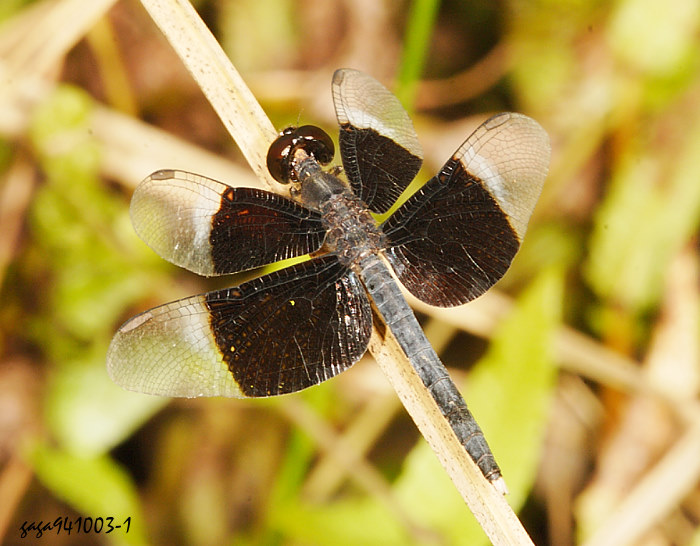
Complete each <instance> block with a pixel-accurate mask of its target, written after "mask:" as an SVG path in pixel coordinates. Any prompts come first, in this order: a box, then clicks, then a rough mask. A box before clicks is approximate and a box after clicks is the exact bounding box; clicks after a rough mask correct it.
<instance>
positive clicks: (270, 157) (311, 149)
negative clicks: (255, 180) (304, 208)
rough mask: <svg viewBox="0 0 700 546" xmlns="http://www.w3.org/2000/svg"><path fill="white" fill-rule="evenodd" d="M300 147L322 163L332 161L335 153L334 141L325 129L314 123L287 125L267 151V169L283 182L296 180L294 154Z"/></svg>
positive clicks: (325, 163)
mask: <svg viewBox="0 0 700 546" xmlns="http://www.w3.org/2000/svg"><path fill="white" fill-rule="evenodd" d="M300 149H301V150H304V151H305V152H306V154H307V155H309V156H310V157H313V158H314V159H315V160H316V161H318V162H319V163H320V164H321V165H327V164H328V163H330V162H331V160H332V159H333V154H334V153H335V146H333V141H332V140H331V137H330V136H328V133H326V132H325V131H324V130H323V129H320V128H318V127H316V126H314V125H304V126H302V127H287V128H286V129H285V130H284V131H282V132H281V133H280V136H278V137H277V138H276V139H275V140H274V142H273V143H272V144H271V145H270V149H269V150H268V151H267V169H268V170H269V171H270V174H271V175H272V178H274V179H275V180H277V181H278V182H281V183H282V184H289V183H290V182H293V181H295V178H296V174H295V173H294V165H293V163H294V155H295V153H296V151H297V150H300Z"/></svg>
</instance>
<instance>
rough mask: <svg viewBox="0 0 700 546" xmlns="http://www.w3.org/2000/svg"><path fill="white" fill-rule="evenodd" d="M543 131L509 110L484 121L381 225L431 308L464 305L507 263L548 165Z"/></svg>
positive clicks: (397, 260) (407, 281)
mask: <svg viewBox="0 0 700 546" xmlns="http://www.w3.org/2000/svg"><path fill="white" fill-rule="evenodd" d="M549 156H550V146H549V138H548V136H547V133H546V132H545V131H544V129H542V127H541V126H540V125H539V124H538V123H537V122H536V121H534V120H533V119H531V118H529V117H527V116H524V115H521V114H513V113H505V114H499V115H497V116H494V117H492V118H491V119H489V120H487V121H486V122H484V123H483V124H482V125H481V126H480V127H479V128H478V129H477V130H476V131H474V133H472V135H471V136H470V137H469V138H468V139H467V140H466V141H465V142H464V144H462V146H461V147H460V148H459V149H458V150H457V152H455V154H454V155H453V156H452V158H451V159H450V160H449V161H448V162H447V163H446V164H445V166H444V167H443V168H442V170H441V171H440V172H439V173H438V175H437V176H435V177H434V178H432V179H431V180H430V181H428V183H427V184H425V186H423V188H421V189H420V190H419V191H418V192H416V193H415V194H414V195H413V196H412V197H411V198H410V199H409V200H408V201H407V202H406V203H405V204H404V205H403V206H401V207H400V208H399V209H398V210H397V211H396V213H395V214H393V215H392V216H391V217H390V218H389V219H388V220H387V221H386V222H385V223H384V225H383V226H382V227H383V229H384V232H385V233H386V235H387V237H388V239H389V248H388V250H387V253H386V254H387V257H388V258H389V260H390V261H391V263H392V265H393V266H394V269H395V270H396V273H397V275H398V276H399V279H401V282H402V283H403V284H404V285H405V286H406V288H407V289H408V290H409V291H410V292H411V293H412V294H414V295H415V296H416V297H418V298H419V299H420V300H422V301H424V302H426V303H429V304H431V305H437V306H441V307H450V306H454V305H461V304H463V303H466V302H467V301H470V300H472V299H474V298H476V297H477V296H480V295H481V294H483V293H484V292H485V291H486V290H487V289H488V288H489V287H491V286H492V285H493V284H494V283H495V282H496V281H498V279H500V278H501V277H502V276H503V274H504V273H505V272H506V270H507V269H508V267H509V266H510V263H511V261H512V260H513V257H514V256H515V254H516V252H517V251H518V248H519V247H520V243H521V242H522V239H523V237H524V235H525V231H526V229H527V224H528V221H529V219H530V215H531V214H532V210H533V209H534V207H535V204H536V202H537V199H538V197H539V195H540V192H541V190H542V185H543V184H544V180H545V178H546V176H547V170H548V168H549Z"/></svg>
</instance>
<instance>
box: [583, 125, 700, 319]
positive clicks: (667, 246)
mask: <svg viewBox="0 0 700 546" xmlns="http://www.w3.org/2000/svg"><path fill="white" fill-rule="evenodd" d="M697 119H698V117H697V115H696V116H695V117H694V118H691V119H690V120H689V121H688V125H687V127H688V128H689V129H690V130H689V131H688V132H687V133H686V134H684V135H683V144H682V145H680V150H681V153H680V154H678V155H677V156H676V154H675V153H674V154H673V161H672V162H668V161H665V159H666V158H663V157H660V156H659V154H658V153H656V151H655V150H654V149H653V148H652V144H651V143H650V144H649V146H648V147H647V146H642V144H640V143H639V142H633V143H631V144H629V145H628V147H627V150H626V153H625V154H624V155H623V156H622V158H621V159H620V160H619V162H618V164H617V166H616V169H615V171H614V173H613V179H612V183H611V186H610V189H609V191H608V194H607V196H606V198H605V201H604V202H603V204H602V205H601V207H600V209H599V210H598V213H597V214H596V217H595V225H594V230H593V233H592V235H591V240H590V255H589V258H588V261H587V263H586V264H585V269H584V274H585V277H586V280H587V281H588V283H589V285H590V286H591V288H593V290H594V291H595V292H596V294H598V296H599V297H601V298H603V299H607V300H610V302H611V303H613V304H615V305H622V306H625V307H628V308H631V309H632V310H633V311H640V312H641V311H645V310H647V309H649V308H650V307H652V306H654V305H655V304H656V302H657V300H658V298H659V295H660V293H661V289H662V286H663V280H664V276H665V274H666V273H665V272H666V271H667V270H668V267H669V262H670V260H671V259H672V258H673V256H675V255H676V253H677V252H678V250H679V249H680V248H681V247H682V246H683V245H684V244H685V243H686V242H687V241H688V240H689V239H690V237H692V235H693V234H694V233H695V231H696V230H697V229H698V226H699V225H700V184H698V180H700V156H699V155H698V153H697V150H698V149H700V124H698V123H697ZM693 120H695V121H696V123H695V124H694V125H692V121H693ZM669 148H671V147H670V146H669Z"/></svg>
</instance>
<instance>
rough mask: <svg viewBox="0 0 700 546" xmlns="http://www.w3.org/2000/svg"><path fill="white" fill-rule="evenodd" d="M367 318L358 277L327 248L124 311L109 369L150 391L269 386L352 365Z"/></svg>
mask: <svg viewBox="0 0 700 546" xmlns="http://www.w3.org/2000/svg"><path fill="white" fill-rule="evenodd" d="M371 327H372V312H371V308H370V304H369V301H368V299H367V296H366V294H365V292H364V288H363V287H362V285H361V283H360V281H359V279H358V278H357V276H356V275H355V274H354V273H353V272H352V271H350V270H349V269H347V268H346V267H345V266H343V265H341V264H340V263H339V262H338V259H337V258H336V257H335V256H324V257H321V258H316V259H314V260H311V261H307V262H303V263H300V264H297V265H294V266H292V267H288V268H286V269H283V270H281V271H277V272H274V273H271V274H269V275H265V276H263V277H259V278H257V279H254V280H252V281H250V282H247V283H244V284H242V285H240V286H238V287H235V288H229V289H225V290H219V291H216V292H210V293H208V294H203V295H200V296H194V297H191V298H186V299H183V300H178V301H175V302H172V303H168V304H166V305H162V306H160V307H156V308H154V309H151V310H150V311H146V312H145V313H142V314H141V315H138V316H136V317H134V318H132V319H130V320H129V321H127V322H126V323H125V324H124V325H123V326H122V327H121V328H120V329H119V331H118V332H117V334H116V335H115V336H114V339H113V340H112V344H111V345H110V348H109V352H108V354H107V369H108V371H109V375H110V377H111V378H112V379H113V380H114V382H115V383H117V384H118V385H120V386H122V387H124V388H126V389H129V390H134V391H138V392H143V393H147V394H158V395H165V396H184V397H195V396H232V397H237V398H243V397H259V396H273V395H278V394H285V393H289V392H295V391H298V390H301V389H304V388H306V387H309V386H311V385H316V384H318V383H321V382H322V381H325V380H326V379H329V378H331V377H333V376H335V375H337V374H339V373H340V372H342V371H343V370H345V369H346V368H348V367H350V366H351V365H352V364H354V363H355V362H356V361H357V360H359V359H360V357H361V356H362V355H363V354H364V352H365V350H366V348H367V343H368V342H369V336H370V332H371Z"/></svg>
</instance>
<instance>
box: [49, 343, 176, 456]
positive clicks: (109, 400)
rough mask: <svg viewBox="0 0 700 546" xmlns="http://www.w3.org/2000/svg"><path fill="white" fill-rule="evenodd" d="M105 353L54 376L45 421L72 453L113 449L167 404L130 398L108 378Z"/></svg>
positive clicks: (91, 453)
mask: <svg viewBox="0 0 700 546" xmlns="http://www.w3.org/2000/svg"><path fill="white" fill-rule="evenodd" d="M104 355H105V348H104V347H101V348H100V347H98V350H97V351H96V354H95V356H94V357H93V358H89V359H88V360H86V361H78V360H73V361H71V362H69V363H66V364H64V365H63V366H60V367H58V368H57V369H56V370H55V371H54V372H53V374H52V375H51V380H50V382H49V386H48V394H47V398H46V421H47V424H48V425H49V426H50V428H51V431H52V433H53V435H54V437H55V438H56V439H57V440H58V441H59V442H60V444H61V446H62V447H63V448H64V449H66V450H67V451H68V452H71V453H75V454H77V455H81V456H97V455H100V454H102V453H104V452H106V451H107V450H109V449H111V448H113V447H114V446H115V445H117V444H118V443H120V442H122V441H123V440H124V438H126V437H128V436H129V435H131V433H132V432H133V431H134V430H135V429H136V428H138V427H139V426H141V425H142V424H143V422H144V421H146V420H147V419H149V418H150V417H151V416H152V415H153V414H154V413H156V412H157V411H159V410H160V409H161V408H162V407H163V406H164V405H165V404H167V403H168V402H169V400H170V399H169V398H163V397H159V396H148V395H145V394H139V393H135V392H128V391H125V390H124V389H122V388H120V387H118V386H117V385H115V384H114V383H113V382H112V381H111V380H110V379H109V377H108V376H107V373H106V370H105V364H104Z"/></svg>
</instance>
